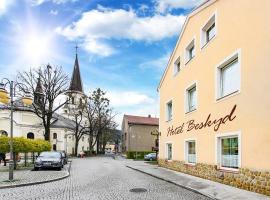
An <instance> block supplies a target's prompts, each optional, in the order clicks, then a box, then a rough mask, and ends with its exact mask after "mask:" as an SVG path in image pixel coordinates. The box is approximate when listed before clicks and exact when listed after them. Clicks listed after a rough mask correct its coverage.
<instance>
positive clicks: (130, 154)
mask: <svg viewBox="0 0 270 200" xmlns="http://www.w3.org/2000/svg"><path fill="white" fill-rule="evenodd" d="M136 152H137V157H136ZM149 153H155V152H154V151H127V158H128V159H144V156H145V155H147V154H149Z"/></svg>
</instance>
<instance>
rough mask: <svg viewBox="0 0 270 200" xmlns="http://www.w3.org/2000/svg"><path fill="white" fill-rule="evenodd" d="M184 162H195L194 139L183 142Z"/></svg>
mask: <svg viewBox="0 0 270 200" xmlns="http://www.w3.org/2000/svg"><path fill="white" fill-rule="evenodd" d="M185 152H186V155H185V157H186V162H187V163H189V164H195V163H196V142H195V140H190V141H186V143H185Z"/></svg>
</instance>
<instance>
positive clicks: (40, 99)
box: [34, 74, 44, 106]
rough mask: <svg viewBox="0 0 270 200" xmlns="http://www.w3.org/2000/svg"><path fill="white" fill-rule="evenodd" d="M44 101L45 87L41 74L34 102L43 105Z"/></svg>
mask: <svg viewBox="0 0 270 200" xmlns="http://www.w3.org/2000/svg"><path fill="white" fill-rule="evenodd" d="M43 101H44V94H43V89H42V85H41V79H40V74H39V77H38V80H37V86H36V89H35V92H34V103H35V104H36V105H38V106H41V105H42V104H43Z"/></svg>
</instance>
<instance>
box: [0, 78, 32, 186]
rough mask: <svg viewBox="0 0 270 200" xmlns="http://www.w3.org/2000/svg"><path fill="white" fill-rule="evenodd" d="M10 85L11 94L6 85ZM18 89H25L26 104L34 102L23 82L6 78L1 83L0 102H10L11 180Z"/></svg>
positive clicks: (11, 178) (24, 100)
mask: <svg viewBox="0 0 270 200" xmlns="http://www.w3.org/2000/svg"><path fill="white" fill-rule="evenodd" d="M7 85H9V96H8V92H7V90H6V89H5V87H6V86H7ZM17 88H18V91H23V92H24V93H25V96H24V97H22V102H23V104H24V105H26V106H30V105H31V104H32V102H33V100H32V98H31V95H30V93H29V92H28V90H27V89H26V88H27V87H26V86H25V85H24V84H23V83H19V82H14V81H10V80H9V79H7V78H4V79H3V80H2V81H1V83H0V102H1V103H4V104H8V103H10V139H9V145H10V161H9V181H13V169H14V167H13V165H14V163H13V109H14V100H13V97H15V94H16V89H17Z"/></svg>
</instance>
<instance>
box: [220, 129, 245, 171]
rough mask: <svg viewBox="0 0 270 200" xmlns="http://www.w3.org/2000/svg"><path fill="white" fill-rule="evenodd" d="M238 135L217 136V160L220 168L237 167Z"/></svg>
mask: <svg viewBox="0 0 270 200" xmlns="http://www.w3.org/2000/svg"><path fill="white" fill-rule="evenodd" d="M239 156H240V154H239V135H238V134H236V135H231V136H223V137H222V136H221V137H219V138H218V162H219V165H220V167H221V168H230V169H238V168H239V166H240V165H239V163H240V161H239V160H240V159H239Z"/></svg>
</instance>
